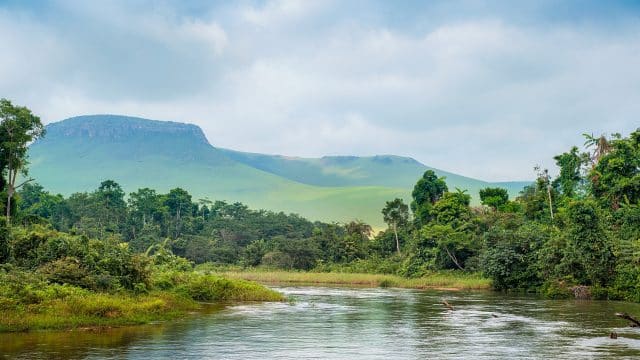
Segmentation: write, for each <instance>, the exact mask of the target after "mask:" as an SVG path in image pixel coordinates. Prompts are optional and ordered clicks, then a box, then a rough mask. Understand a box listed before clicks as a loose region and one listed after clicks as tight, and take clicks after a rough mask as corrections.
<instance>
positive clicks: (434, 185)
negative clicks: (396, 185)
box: [411, 170, 448, 224]
mask: <svg viewBox="0 0 640 360" xmlns="http://www.w3.org/2000/svg"><path fill="white" fill-rule="evenodd" d="M447 190H448V188H447V183H446V182H445V180H444V178H442V177H440V178H439V177H438V176H437V175H436V173H435V172H434V171H433V170H427V171H425V172H424V174H423V175H422V178H420V180H418V182H417V183H416V185H415V186H414V188H413V191H412V192H411V197H412V198H413V201H412V202H411V210H412V211H413V215H414V218H415V219H416V222H418V223H419V224H426V223H427V222H428V221H429V220H430V219H431V213H430V208H431V206H432V205H433V204H435V202H436V201H438V200H439V199H440V197H442V195H443V194H444V193H445V192H446V191H447Z"/></svg>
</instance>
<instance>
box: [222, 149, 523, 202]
mask: <svg viewBox="0 0 640 360" xmlns="http://www.w3.org/2000/svg"><path fill="white" fill-rule="evenodd" d="M219 150H221V151H222V152H224V153H225V154H226V155H227V156H228V157H229V158H231V159H234V160H237V161H239V162H241V163H243V164H246V165H249V166H252V167H255V168H257V169H260V170H263V171H266V172H269V173H271V174H274V175H278V176H282V177H285V178H287V179H291V180H294V181H297V182H301V183H304V184H309V185H314V186H338V187H343V186H384V187H390V188H403V189H412V188H413V186H414V185H415V183H416V181H417V180H418V179H419V178H420V177H421V176H422V174H424V172H425V171H426V170H433V171H434V172H435V173H436V174H438V176H443V177H445V178H446V181H447V185H448V186H449V188H450V189H451V190H454V189H455V188H459V189H466V190H467V191H469V193H470V194H471V195H472V196H473V197H474V199H475V200H476V202H477V201H478V199H477V198H478V191H479V190H480V189H482V188H485V187H488V186H500V187H503V188H505V189H507V190H509V193H510V195H511V196H512V197H515V196H517V195H518V193H519V192H520V190H522V188H523V187H524V186H526V185H528V184H529V183H528V182H522V181H513V182H500V183H490V182H485V181H481V180H477V179H473V178H469V177H466V176H462V175H458V174H454V173H450V172H447V171H443V170H440V169H436V168H432V167H429V166H426V165H423V164H422V163H420V162H418V161H416V160H414V159H412V158H409V157H402V156H396V155H376V156H367V157H358V156H324V157H322V158H300V157H290V156H283V155H265V154H256V153H247V152H240V151H235V150H228V149H219Z"/></svg>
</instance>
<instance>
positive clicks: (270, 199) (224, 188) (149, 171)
mask: <svg viewBox="0 0 640 360" xmlns="http://www.w3.org/2000/svg"><path fill="white" fill-rule="evenodd" d="M29 153H30V158H31V169H30V171H31V174H32V176H33V177H34V178H35V179H36V181H38V182H40V183H41V184H42V185H43V186H45V188H47V189H49V190H50V191H53V192H59V193H62V194H64V195H69V194H70V193H72V192H77V191H91V190H93V189H95V188H96V187H97V185H98V184H99V182H100V181H102V180H105V179H113V180H115V181H117V182H119V183H120V184H121V185H122V186H123V188H124V189H125V190H126V191H135V190H137V189H138V188H140V187H150V188H156V189H157V190H158V191H167V190H169V189H170V188H174V187H183V188H184V189H186V190H187V191H189V192H190V193H192V194H193V195H194V198H196V197H210V198H212V199H220V200H223V199H224V200H228V201H242V202H245V203H247V204H248V205H250V206H253V207H261V208H265V209H269V210H277V211H287V212H297V213H300V214H301V215H303V216H306V217H309V218H311V219H317V220H324V221H348V220H352V219H354V218H359V219H362V220H365V221H367V222H370V223H372V224H373V225H375V226H378V227H382V226H383V223H382V219H381V215H380V209H381V208H382V207H383V206H384V202H385V201H387V200H391V199H393V198H395V197H402V198H404V199H405V200H407V201H409V200H410V193H411V189H412V188H413V185H414V184H415V182H416V181H417V180H418V178H419V177H420V176H421V175H422V173H424V171H425V170H427V169H433V168H430V167H428V166H426V165H424V164H422V163H420V162H419V161H417V160H415V159H413V158H410V157H402V156H396V155H374V156H368V157H360V156H348V155H347V156H323V157H320V158H302V157H291V156H283V155H268V154H260V153H248V152H242V151H236V150H230V149H224V148H219V147H215V146H213V145H212V144H210V143H209V141H208V140H207V138H206V136H205V135H204V133H203V131H202V130H201V129H200V127H198V126H197V125H194V124H185V123H180V122H173V121H158V120H148V119H144V118H138V117H128V116H120V115H85V116H76V117H72V118H69V119H65V120H62V121H60V122H55V123H51V124H48V125H47V135H46V136H45V137H44V138H43V139H41V140H38V141H37V142H35V143H34V144H32V145H31V147H30V149H29ZM433 170H434V171H436V173H438V175H439V176H446V178H447V183H448V185H449V187H450V188H451V189H453V188H455V187H458V188H464V189H467V190H468V191H469V193H470V194H471V195H472V196H474V199H475V200H474V201H476V202H477V191H478V190H479V189H480V188H482V187H486V186H491V184H492V183H489V182H485V181H481V180H477V179H473V178H468V177H464V176H462V175H458V174H453V173H448V172H445V171H442V170H438V169H433ZM520 184H521V183H518V182H515V183H511V189H510V192H511V193H513V192H514V190H513V189H514V188H516V187H518V186H520Z"/></svg>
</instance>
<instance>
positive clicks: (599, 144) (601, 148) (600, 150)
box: [582, 134, 611, 166]
mask: <svg viewBox="0 0 640 360" xmlns="http://www.w3.org/2000/svg"><path fill="white" fill-rule="evenodd" d="M582 136H584V138H585V142H584V146H585V147H586V148H587V149H589V148H592V149H593V150H592V152H591V154H590V159H591V163H592V164H593V166H596V165H597V164H598V162H600V159H601V158H602V157H603V156H605V155H606V154H607V153H608V152H609V151H611V144H610V143H609V140H608V139H607V137H606V136H605V135H604V134H602V135H600V136H598V137H595V136H593V134H582Z"/></svg>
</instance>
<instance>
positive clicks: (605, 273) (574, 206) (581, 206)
mask: <svg viewBox="0 0 640 360" xmlns="http://www.w3.org/2000/svg"><path fill="white" fill-rule="evenodd" d="M600 212H601V211H600V209H599V208H598V205H597V203H596V202H594V201H593V200H581V201H574V202H572V203H571V204H569V206H568V211H567V218H568V219H567V220H568V224H567V225H568V226H567V229H566V230H565V232H564V236H565V238H566V240H567V241H566V248H565V249H564V259H563V260H562V263H563V267H564V268H565V275H572V276H573V277H574V278H575V279H577V280H578V281H580V282H581V283H582V284H586V285H600V286H606V285H607V283H608V282H609V281H610V279H611V278H612V275H613V269H614V266H615V261H616V259H615V254H614V247H613V244H612V242H611V239H610V237H609V236H608V234H607V233H606V231H605V228H604V226H603V225H604V224H603V219H602V215H601V213H600Z"/></svg>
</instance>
